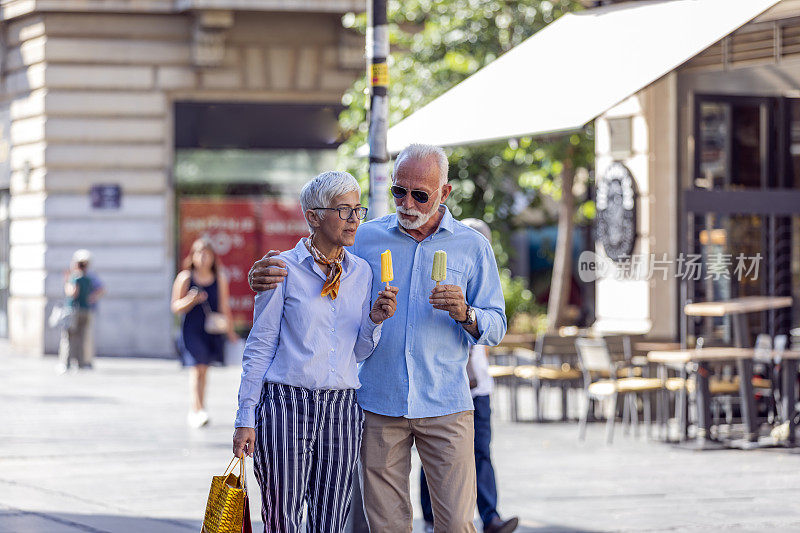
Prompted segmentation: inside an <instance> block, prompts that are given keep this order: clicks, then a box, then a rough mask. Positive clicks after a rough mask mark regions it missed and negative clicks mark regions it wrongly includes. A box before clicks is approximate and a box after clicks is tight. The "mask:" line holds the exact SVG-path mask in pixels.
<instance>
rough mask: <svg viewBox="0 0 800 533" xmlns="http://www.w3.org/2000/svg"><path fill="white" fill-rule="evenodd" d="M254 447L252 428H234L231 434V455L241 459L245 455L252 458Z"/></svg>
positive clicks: (254, 436) (254, 433)
mask: <svg viewBox="0 0 800 533" xmlns="http://www.w3.org/2000/svg"><path fill="white" fill-rule="evenodd" d="M255 446H256V430H255V429H253V428H236V431H234V432H233V455H235V456H236V457H241V456H242V454H243V453H246V454H247V456H248V457H252V456H253V450H255Z"/></svg>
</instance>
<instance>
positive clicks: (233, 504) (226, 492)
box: [201, 456, 253, 533]
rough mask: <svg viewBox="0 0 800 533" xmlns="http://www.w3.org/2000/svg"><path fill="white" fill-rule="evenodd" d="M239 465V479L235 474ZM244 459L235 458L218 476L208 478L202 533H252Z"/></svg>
mask: <svg viewBox="0 0 800 533" xmlns="http://www.w3.org/2000/svg"><path fill="white" fill-rule="evenodd" d="M237 464H238V465H239V475H238V476H237V475H236V474H234V473H233V472H234V470H236V465H237ZM252 531H253V529H252V524H251V523H250V502H249V498H248V497H247V480H246V479H245V472H244V456H242V457H241V458H239V459H238V460H237V458H236V457H234V458H233V459H232V460H231V462H230V463H229V464H228V468H226V469H225V472H224V473H223V474H222V475H221V476H214V477H212V478H211V490H209V492H208V503H207V504H206V516H205V518H204V519H203V529H202V530H201V532H202V533H252Z"/></svg>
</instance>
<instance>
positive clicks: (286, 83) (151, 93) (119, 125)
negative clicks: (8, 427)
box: [0, 0, 364, 356]
mask: <svg viewBox="0 0 800 533" xmlns="http://www.w3.org/2000/svg"><path fill="white" fill-rule="evenodd" d="M362 4H363V2H361V1H351V0H305V1H299V0H298V1H291V0H175V1H173V0H105V1H93V2H86V1H83V0H2V2H0V21H2V27H3V34H2V35H3V54H2V82H3V83H2V89H3V92H2V95H3V101H2V107H0V120H3V121H4V123H3V124H2V126H3V132H2V133H3V139H2V145H0V148H2V149H1V150H0V157H2V156H5V159H6V163H5V165H6V166H5V171H3V172H2V173H0V193H2V194H4V195H5V197H4V203H2V205H0V219H1V220H2V221H3V226H4V229H5V233H4V234H5V236H6V237H7V242H5V243H0V245H2V246H4V247H5V249H4V250H2V251H0V256H1V257H0V258H2V259H4V260H5V261H6V263H5V264H3V265H2V266H3V267H4V271H3V272H2V274H3V275H4V276H5V277H6V278H7V279H6V280H5V281H7V283H6V284H5V287H4V288H3V290H4V291H5V294H4V295H2V296H3V298H4V299H5V300H6V302H5V303H6V304H7V334H8V336H9V338H10V340H11V342H12V344H13V345H15V346H17V347H19V348H22V349H25V350H28V351H30V352H32V353H37V354H41V353H52V352H55V351H56V350H57V344H58V332H57V331H55V330H52V329H49V328H48V327H47V325H46V322H47V316H48V313H49V311H50V309H51V308H52V305H53V304H54V303H55V302H56V301H58V300H59V299H61V298H62V295H63V275H64V274H63V273H64V270H65V269H66V267H67V265H68V263H69V261H70V257H71V255H72V253H73V251H74V250H75V249H78V248H88V249H90V250H91V251H92V253H93V256H94V261H93V267H94V269H95V270H96V271H97V272H98V274H99V275H100V276H101V277H102V279H103V281H104V283H105V285H106V287H107V290H108V293H107V296H106V298H105V299H104V300H103V302H102V304H101V312H99V313H98V317H97V323H96V325H95V326H96V345H97V351H98V353H99V354H101V355H103V354H105V355H147V356H160V355H166V354H169V353H171V352H172V351H173V333H172V332H173V329H174V318H173V317H172V315H171V313H170V309H169V293H170V288H171V284H172V279H173V277H174V275H175V271H176V265H177V264H178V262H179V258H178V257H177V243H176V239H177V237H176V235H177V230H176V225H177V217H178V216H179V214H177V212H176V187H175V176H174V171H173V168H174V162H175V128H176V125H175V112H174V110H175V106H176V104H178V103H181V102H184V103H185V102H192V103H203V102H215V103H248V104H258V105H273V106H275V105H283V104H313V105H331V106H339V105H341V98H342V95H343V93H344V91H345V90H346V89H347V88H348V87H349V86H350V84H351V83H352V81H353V80H354V79H355V78H356V76H358V74H359V73H360V72H361V71H362V69H363V68H364V60H363V41H362V39H361V38H360V37H359V36H358V35H354V34H352V33H350V32H348V31H346V30H345V29H344V28H343V27H342V24H341V17H342V15H343V13H345V12H348V11H358V10H360V9H363V5H362ZM227 127H230V126H229V125H228V126H227ZM264 127H265V128H271V129H274V128H280V127H281V125H280V124H273V125H270V124H265V125H264ZM108 184H110V185H112V186H114V187H118V189H117V190H118V191H119V193H120V194H121V199H120V201H119V204H118V206H113V205H112V206H111V208H108V207H106V208H98V207H97V205H94V204H93V203H92V198H91V194H90V192H91V191H92V187H93V186H97V185H108ZM6 206H7V208H6Z"/></svg>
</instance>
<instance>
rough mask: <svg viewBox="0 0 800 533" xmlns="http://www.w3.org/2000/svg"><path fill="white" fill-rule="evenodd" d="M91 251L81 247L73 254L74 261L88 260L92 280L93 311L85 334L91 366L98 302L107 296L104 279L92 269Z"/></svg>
mask: <svg viewBox="0 0 800 533" xmlns="http://www.w3.org/2000/svg"><path fill="white" fill-rule="evenodd" d="M91 257H92V256H91V253H90V252H89V250H85V249H81V250H78V251H77V252H75V254H73V256H72V262H73V263H74V262H77V261H78V260H79V259H83V260H85V261H86V263H87V265H88V269H87V271H86V275H87V276H88V277H89V281H91V282H92V287H91V289H90V292H89V308H90V309H91V311H92V312H91V313H89V323H88V324H87V325H86V334H85V341H84V342H85V346H84V348H83V350H84V352H83V353H84V354H85V363H86V365H87V366H88V367H89V368H91V367H92V365H93V364H94V356H95V345H94V323H95V317H97V309H98V304H97V302H98V301H99V300H100V298H102V297H103V296H105V294H106V288H105V285H103V282H102V280H101V279H100V277H99V276H98V275H97V273H96V272H95V271H94V270H92V262H91V261H92V259H91Z"/></svg>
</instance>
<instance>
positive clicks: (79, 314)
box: [57, 250, 92, 373]
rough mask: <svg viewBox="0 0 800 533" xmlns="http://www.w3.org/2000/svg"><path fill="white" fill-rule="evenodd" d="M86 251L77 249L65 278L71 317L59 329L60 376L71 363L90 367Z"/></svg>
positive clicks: (89, 280) (89, 279) (58, 368)
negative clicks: (87, 348) (87, 340)
mask: <svg viewBox="0 0 800 533" xmlns="http://www.w3.org/2000/svg"><path fill="white" fill-rule="evenodd" d="M90 258H91V256H90V254H89V251H88V250H78V251H76V252H75V254H73V257H72V262H71V264H70V270H69V271H68V272H67V273H65V275H64V278H65V279H64V294H65V296H66V307H67V308H68V309H69V313H70V317H69V320H68V321H67V322H66V324H65V327H64V328H63V329H62V330H61V343H60V345H59V349H58V355H59V357H58V367H57V371H58V372H59V373H64V372H66V371H67V370H68V369H69V368H70V367H71V366H72V365H73V364H74V365H77V366H78V368H81V369H88V368H91V367H92V361H91V360H90V359H89V358H88V354H87V352H86V336H87V334H88V330H89V327H90V326H91V313H92V309H91V300H90V296H91V294H92V281H91V278H90V277H89V276H88V270H89V259H90Z"/></svg>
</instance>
